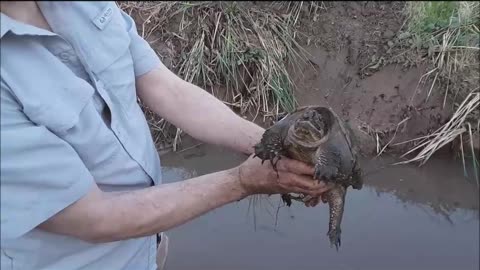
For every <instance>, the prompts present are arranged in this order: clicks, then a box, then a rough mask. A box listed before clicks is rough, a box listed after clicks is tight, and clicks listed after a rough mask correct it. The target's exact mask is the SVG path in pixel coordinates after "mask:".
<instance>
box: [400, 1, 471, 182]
mask: <svg viewBox="0 0 480 270" xmlns="http://www.w3.org/2000/svg"><path fill="white" fill-rule="evenodd" d="M406 13H407V17H408V23H407V31H408V32H409V33H411V34H412V35H413V36H414V38H415V40H416V41H417V42H418V43H420V44H421V46H422V47H423V48H428V58H429V59H430V63H431V65H432V69H431V70H429V71H428V72H427V73H426V74H425V75H424V76H422V80H425V81H426V80H427V79H432V78H433V80H432V83H431V87H430V89H429V91H428V94H427V99H426V100H428V98H429V97H430V95H431V93H432V90H433V89H434V86H436V83H437V82H439V81H444V82H447V83H446V84H445V87H444V89H443V91H444V102H443V106H444V107H445V106H447V104H450V105H451V106H452V108H453V109H454V110H456V112H455V114H454V115H453V116H452V118H451V120H450V121H449V122H448V123H446V124H445V125H444V126H443V127H441V128H440V129H439V130H437V132H435V133H434V134H432V135H431V136H426V137H421V138H417V139H414V140H411V141H417V142H418V144H417V146H415V147H414V148H413V149H411V150H409V151H408V152H407V153H405V154H404V156H406V155H408V154H411V153H413V152H414V151H416V150H419V151H420V152H419V153H418V154H417V155H416V156H415V157H414V158H412V159H410V160H408V161H405V162H401V163H409V162H414V161H417V162H420V164H424V163H425V162H426V161H427V160H428V159H429V158H430V157H431V155H432V154H433V153H434V152H436V151H437V150H438V149H440V148H441V147H442V146H444V145H445V144H447V143H449V142H452V141H454V140H455V139H457V138H460V139H463V136H462V134H463V133H465V132H467V133H469V136H467V137H468V138H469V139H470V142H469V143H468V142H467V143H468V144H470V145H473V140H474V139H473V138H474V137H475V136H474V134H478V133H479V132H480V130H479V128H478V126H479V125H478V121H479V120H478V119H479V115H478V109H479V101H478V99H479V98H478V95H479V92H478V88H475V87H476V86H478V81H479V79H480V76H479V73H480V68H479V65H480V61H479V60H480V58H479V55H480V54H479V53H480V47H479V46H480V30H479V29H480V3H479V2H466V1H459V2H449V1H436V2H435V1H432V2H407V5H406ZM451 82H453V83H451ZM472 86H473V87H474V88H475V89H473V90H472V88H470V87H472ZM435 89H440V90H442V88H441V87H437V88H435ZM461 143H462V146H463V141H462V142H461ZM461 150H462V153H463V147H462V149H461ZM471 151H472V159H473V162H474V165H475V167H476V166H477V165H476V163H475V162H477V161H476V160H475V159H476V157H475V153H474V149H473V147H471ZM462 156H463V155H462ZM463 162H464V163H465V160H463ZM476 179H477V181H478V175H476Z"/></svg>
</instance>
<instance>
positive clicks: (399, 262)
mask: <svg viewBox="0 0 480 270" xmlns="http://www.w3.org/2000/svg"><path fill="white" fill-rule="evenodd" d="M244 159H245V157H244V156H241V155H238V154H235V153H232V152H231V151H227V150H226V149H222V148H219V147H213V146H209V145H201V146H198V147H195V148H192V149H190V150H186V151H182V152H180V153H168V154H165V155H163V156H162V163H163V165H164V181H165V182H174V181H180V180H182V179H186V178H190V177H194V176H198V175H202V174H207V173H210V172H214V171H218V170H222V169H226V168H231V167H233V166H236V165H238V164H240V163H241V162H242V161H243V160H244ZM389 161H390V160H386V159H384V158H383V159H379V160H363V161H362V164H364V165H363V166H364V167H365V169H366V170H367V171H372V172H373V170H375V168H378V167H379V166H382V164H385V163H386V162H389ZM365 182H366V184H365V187H364V188H363V189H362V190H360V191H351V189H350V192H349V193H348V194H347V203H346V209H345V216H344V219H343V223H342V229H343V234H342V246H341V248H340V250H339V251H338V252H337V251H336V250H335V249H334V248H330V245H329V242H328V238H327V236H326V233H327V230H328V207H327V206H326V205H319V206H317V207H315V208H306V207H304V206H303V205H300V204H298V203H294V204H293V205H292V207H290V208H288V207H285V206H283V205H282V204H281V203H280V198H279V196H272V197H270V198H269V199H268V200H261V201H259V202H257V203H256V204H255V206H256V207H255V211H253V210H252V208H249V200H243V201H240V202H238V203H233V204H230V205H226V206H223V207H220V208H218V209H216V210H214V211H212V212H210V213H208V214H206V215H204V216H201V217H199V218H197V219H195V220H193V221H191V222H189V223H187V224H184V225H182V226H180V227H178V228H176V229H173V230H171V231H169V232H168V234H169V237H170V251H169V257H168V261H167V269H168V270H172V269H173V270H184V269H185V270H186V269H189V270H190V269H195V270H203V269H209V270H216V269H219V270H220V269H222V270H237V269H242V270H243V269H245V270H246V269H248V270H257V269H258V270H265V269H275V270H284V269H285V270H287V269H288V270H291V269H299V270H303V269H304V270H312V269H319V270H320V269H329V270H343V269H345V270H353V269H358V270H364V269H365V270H367V269H368V270H374V269H379V270H397V269H398V270H404V269H405V270H406V269H409V270H417V269H418V270H430V269H432V270H443V269H445V270H447V269H448V270H478V269H479V255H478V254H479V215H478V209H479V202H478V199H479V197H478V189H477V188H476V185H475V184H473V183H471V182H468V181H466V180H465V179H464V178H463V173H462V167H461V164H459V163H458V162H456V161H454V160H452V159H433V160H431V161H430V162H429V163H428V164H427V165H426V166H425V167H422V168H417V167H415V166H401V167H400V166H396V167H387V168H384V169H382V170H380V171H376V172H374V173H371V174H370V175H368V176H367V177H366V179H365ZM279 206H280V209H279V208H278V207H279ZM277 209H278V213H277Z"/></svg>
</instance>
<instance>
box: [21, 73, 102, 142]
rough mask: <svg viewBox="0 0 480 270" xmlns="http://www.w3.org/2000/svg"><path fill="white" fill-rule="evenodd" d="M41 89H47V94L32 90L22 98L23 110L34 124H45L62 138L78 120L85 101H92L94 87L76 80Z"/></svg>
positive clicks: (85, 103)
mask: <svg viewBox="0 0 480 270" xmlns="http://www.w3.org/2000/svg"><path fill="white" fill-rule="evenodd" d="M36 89H42V88H41V86H39V87H38V88H36ZM42 90H47V91H48V95H41V94H36V93H38V92H39V91H38V92H34V91H32V95H30V98H28V99H25V100H23V104H22V105H23V111H24V113H25V114H26V115H27V116H28V117H29V118H30V120H31V121H33V122H34V123H35V124H37V125H41V126H45V127H47V128H48V129H49V130H51V131H52V132H53V133H55V134H56V135H57V136H59V137H62V138H63V137H65V135H66V134H67V133H68V131H69V130H70V129H72V128H74V127H75V126H76V125H77V123H78V122H79V121H80V117H81V113H82V111H83V110H84V108H85V107H86V105H87V103H88V102H92V97H93V94H94V89H93V88H92V87H91V86H90V85H88V84H87V83H86V82H84V81H81V80H76V83H74V84H70V85H55V86H53V87H52V86H50V87H48V88H47V87H45V88H43V89H42Z"/></svg>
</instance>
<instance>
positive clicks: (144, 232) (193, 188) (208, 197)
mask: <svg viewBox="0 0 480 270" xmlns="http://www.w3.org/2000/svg"><path fill="white" fill-rule="evenodd" d="M94 193H96V194H97V195H92V194H94ZM98 194H100V196H99V195H98ZM247 195H248V194H246V192H245V190H244V189H242V187H241V185H240V182H239V181H238V170H236V169H230V170H225V171H220V172H217V173H212V174H207V175H202V176H199V177H196V178H192V179H188V180H185V181H180V182H175V183H170V184H162V185H160V186H154V187H150V188H146V189H141V190H137V191H128V192H121V193H105V192H100V191H92V192H90V194H89V195H87V196H86V197H85V198H84V199H81V200H80V201H79V202H78V203H76V204H74V205H72V206H71V207H69V208H67V209H65V210H64V211H62V212H61V213H59V214H57V216H56V217H55V218H53V219H52V220H50V221H48V222H46V223H45V224H42V225H41V226H40V228H42V229H45V230H47V231H51V232H55V233H61V234H67V235H72V236H74V237H79V238H81V239H84V240H86V241H89V242H94V243H99V242H112V241H119V240H124V239H129V238H133V237H142V236H148V235H153V234H155V233H159V232H163V231H167V230H169V229H171V228H173V227H176V226H178V225H181V224H184V223H186V222H188V221H190V220H192V219H194V218H195V217H198V216H200V215H202V214H205V213H206V212H208V211H211V210H213V209H215V208H217V207H220V206H222V205H225V204H227V203H230V202H234V201H238V200H240V199H242V198H244V197H245V196H247ZM80 209H82V210H80ZM83 212H85V215H86V216H87V217H88V218H86V216H84V218H82V220H77V218H76V216H82V215H83V214H81V213H83ZM87 212H88V213H87Z"/></svg>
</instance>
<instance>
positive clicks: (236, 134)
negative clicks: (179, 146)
mask: <svg viewBox="0 0 480 270" xmlns="http://www.w3.org/2000/svg"><path fill="white" fill-rule="evenodd" d="M136 84H137V94H138V96H139V97H140V99H141V100H142V101H143V102H144V103H145V105H147V106H148V107H149V108H150V109H151V110H152V111H154V112H155V113H157V114H158V115H160V116H161V117H163V118H165V119H166V120H167V121H169V122H170V123H172V124H174V125H175V126H177V127H179V128H181V129H182V130H184V131H185V132H186V133H188V134H189V135H191V136H192V137H194V138H196V139H198V140H201V141H204V142H207V143H212V144H217V145H223V146H227V147H230V148H232V149H234V150H237V151H240V152H243V153H246V154H251V153H253V146H254V145H255V144H256V143H258V142H259V141H260V139H261V137H262V134H263V132H264V129H263V128H262V127H260V126H258V125H256V124H254V123H252V122H250V121H247V120H245V119H243V118H242V117H239V116H238V115H237V114H235V113H234V112H233V111H232V110H231V109H230V108H229V107H227V106H226V105H225V104H224V103H223V102H221V101H220V100H218V99H217V98H215V97H214V96H213V95H211V94H209V93H208V92H206V91H204V90H203V89H201V88H199V87H197V86H195V85H193V84H191V83H188V82H186V81H184V80H182V79H181V78H179V77H178V76H176V75H175V74H174V73H173V72H171V71H170V70H169V69H167V68H166V67H165V66H163V65H161V66H160V67H159V68H156V69H154V70H152V71H150V72H148V73H146V74H144V75H142V76H140V77H139V78H137V83H136Z"/></svg>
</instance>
